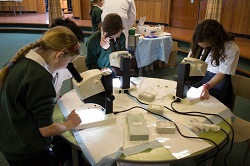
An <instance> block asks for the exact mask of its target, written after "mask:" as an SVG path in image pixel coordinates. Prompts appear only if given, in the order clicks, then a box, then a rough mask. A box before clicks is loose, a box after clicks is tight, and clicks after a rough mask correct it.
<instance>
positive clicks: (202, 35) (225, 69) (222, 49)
mask: <svg viewBox="0 0 250 166" xmlns="http://www.w3.org/2000/svg"><path fill="white" fill-rule="evenodd" d="M200 47H201V48H203V49H204V51H206V49H209V48H211V51H210V53H209V54H208V56H207V58H206V59H205V62H206V63H207V64H208V68H207V72H206V75H205V76H204V77H203V79H202V80H201V81H200V82H198V83H196V84H195V85H194V86H195V87H200V88H201V90H202V92H201V96H200V97H201V99H208V98H209V96H210V94H211V95H212V96H214V97H215V98H217V99H218V100H220V101H221V102H222V103H224V104H225V105H226V106H228V107H229V108H231V107H232V95H233V90H232V84H231V75H233V74H234V73H235V71H236V68H237V65H238V61H239V55H240V50H239V47H238V45H237V44H236V43H235V41H234V36H232V35H230V34H229V33H227V32H226V31H225V30H224V28H223V26H222V25H221V24H220V23H219V22H218V21H216V20H212V19H207V20H204V21H203V22H202V23H200V24H199V25H198V26H197V28H196V30H195V32H194V35H193V40H192V48H191V51H190V52H189V55H188V56H191V57H195V55H196V54H197V52H198V50H199V48H200ZM204 51H203V52H204Z"/></svg>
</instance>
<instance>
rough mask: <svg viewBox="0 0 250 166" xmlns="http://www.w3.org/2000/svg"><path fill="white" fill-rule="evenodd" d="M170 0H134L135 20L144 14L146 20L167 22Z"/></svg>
mask: <svg viewBox="0 0 250 166" xmlns="http://www.w3.org/2000/svg"><path fill="white" fill-rule="evenodd" d="M169 1H170V0H135V6H136V20H139V19H140V17H143V16H146V22H154V23H163V24H169V11H168V10H169V9H170V6H169V4H170V2H169Z"/></svg>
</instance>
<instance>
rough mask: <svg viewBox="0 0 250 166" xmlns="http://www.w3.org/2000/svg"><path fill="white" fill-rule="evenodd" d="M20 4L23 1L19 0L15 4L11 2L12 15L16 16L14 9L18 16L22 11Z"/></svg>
mask: <svg viewBox="0 0 250 166" xmlns="http://www.w3.org/2000/svg"><path fill="white" fill-rule="evenodd" d="M22 2H23V0H19V1H17V2H13V4H12V10H13V12H14V15H16V9H18V11H19V14H20V15H21V14H22V12H23V11H24V7H23V5H22Z"/></svg>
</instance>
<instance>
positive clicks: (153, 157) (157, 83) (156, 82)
mask: <svg viewBox="0 0 250 166" xmlns="http://www.w3.org/2000/svg"><path fill="white" fill-rule="evenodd" d="M142 81H143V83H141V84H143V85H147V86H140V88H139V89H138V90H137V91H135V92H133V93H134V95H135V96H136V95H138V93H140V91H144V90H145V89H147V91H150V92H154V91H155V90H156V91H155V92H159V91H162V92H164V94H158V96H160V95H165V96H161V97H160V98H158V99H157V98H156V100H155V101H154V102H155V103H159V102H162V101H163V100H162V99H163V98H164V103H165V104H164V105H166V106H168V107H169V106H170V103H171V99H170V98H168V97H167V96H166V95H167V94H168V93H170V92H172V91H173V90H174V89H175V87H176V82H173V81H168V80H162V79H153V78H143V79H142ZM148 86H149V87H151V88H149V87H148ZM152 88H153V89H152ZM164 88H165V89H164ZM165 97H167V98H165ZM165 99H166V100H165ZM128 107H130V106H128ZM176 108H178V110H181V111H184V112H185V111H190V110H197V109H198V108H200V109H198V110H199V111H201V110H203V111H205V112H210V111H211V112H212V111H213V110H216V109H217V110H218V109H219V110H218V111H221V112H223V113H225V112H226V113H228V112H230V111H229V109H228V108H227V107H225V106H224V105H223V104H221V103H220V102H219V101H218V100H216V99H215V98H213V97H211V98H210V99H209V100H206V101H202V102H199V103H197V104H195V105H191V106H184V105H183V104H181V103H179V104H176ZM165 114H167V115H168V116H171V115H170V114H169V112H165ZM54 120H55V121H62V120H63V116H62V113H61V111H60V108H59V107H58V106H57V107H56V108H55V113H54ZM228 120H229V121H230V118H229V119H228ZM184 121H185V120H184ZM218 125H219V126H220V127H221V128H223V129H224V130H225V131H226V132H227V133H228V132H229V130H230V128H229V126H227V125H226V123H225V122H220V123H219V124H218ZM62 136H63V137H64V138H65V139H66V140H68V141H69V142H70V143H71V144H72V146H73V148H74V151H75V150H76V149H77V148H78V149H79V146H78V144H77V142H76V140H75V139H74V137H73V135H72V133H71V132H66V133H64V134H62ZM199 136H202V137H205V138H209V139H211V140H213V141H215V142H216V144H218V145H219V144H221V143H223V141H224V140H225V138H226V135H225V134H224V133H223V132H222V131H219V132H213V131H209V132H204V133H201V134H200V135H199ZM214 148H215V146H211V147H210V148H206V149H204V150H202V151H200V152H197V153H194V154H191V155H189V156H187V157H185V158H182V159H176V158H175V157H174V156H173V155H172V154H171V153H170V151H169V150H168V149H167V148H165V147H160V148H157V149H153V150H147V151H145V152H141V153H138V154H134V155H130V156H123V155H122V156H120V159H119V160H118V161H122V162H132V163H171V162H179V161H183V160H188V159H192V158H195V157H200V156H201V155H203V156H204V155H207V154H208V153H209V152H210V151H211V150H213V149H214Z"/></svg>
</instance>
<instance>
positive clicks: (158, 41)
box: [135, 36, 173, 75]
mask: <svg viewBox="0 0 250 166" xmlns="http://www.w3.org/2000/svg"><path fill="white" fill-rule="evenodd" d="M172 45H173V41H172V37H171V36H160V37H158V38H143V37H140V38H139V41H138V43H137V46H136V51H135V58H136V62H137V66H138V68H140V69H141V68H142V67H144V66H147V65H150V64H152V63H153V62H154V61H156V60H160V61H163V62H165V63H166V64H167V63H168V59H169V56H170V53H171V51H172ZM140 73H141V70H140ZM140 75H141V74H140Z"/></svg>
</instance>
